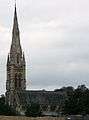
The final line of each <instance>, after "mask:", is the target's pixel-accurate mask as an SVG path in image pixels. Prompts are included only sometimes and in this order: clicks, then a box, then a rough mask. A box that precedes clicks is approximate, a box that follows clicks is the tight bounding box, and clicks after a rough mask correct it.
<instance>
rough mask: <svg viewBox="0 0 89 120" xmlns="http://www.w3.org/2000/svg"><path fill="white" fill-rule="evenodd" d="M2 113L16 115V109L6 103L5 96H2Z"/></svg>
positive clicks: (0, 111)
mask: <svg viewBox="0 0 89 120" xmlns="http://www.w3.org/2000/svg"><path fill="white" fill-rule="evenodd" d="M0 115H6V116H11V115H16V114H15V111H14V110H13V109H12V108H11V107H10V106H9V105H8V104H5V96H1V97H0Z"/></svg>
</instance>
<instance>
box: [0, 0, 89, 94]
mask: <svg viewBox="0 0 89 120" xmlns="http://www.w3.org/2000/svg"><path fill="white" fill-rule="evenodd" d="M17 12H18V21H19V28H20V34H21V45H22V48H23V51H24V52H25V57H26V63H27V64H26V74H27V78H26V79H27V89H46V90H54V89H55V88H60V87H63V86H70V85H72V86H74V87H76V86H77V85H79V84H85V85H86V86H89V0H17ZM13 13H14V0H0V94H1V93H4V92H5V84H6V60H7V55H8V53H9V49H10V45H11V39H12V25H13Z"/></svg>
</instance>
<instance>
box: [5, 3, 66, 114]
mask: <svg viewBox="0 0 89 120" xmlns="http://www.w3.org/2000/svg"><path fill="white" fill-rule="evenodd" d="M13 22H14V23H13V30H12V43H11V48H10V52H9V54H8V58H7V80H6V102H7V103H8V104H9V105H10V106H11V107H13V108H14V109H15V110H16V111H18V112H19V113H20V114H22V113H25V110H26V107H27V106H28V105H30V104H31V103H39V104H40V107H41V109H42V111H43V112H44V113H45V114H46V113H47V112H53V111H57V110H59V109H60V110H61V106H62V105H63V102H64V100H65V96H66V95H65V93H61V92H55V91H45V90H38V91H31V90H26V62H25V55H24V52H23V50H22V48H21V44H20V31H19V25H18V17H17V10H16V5H15V11H14V21H13Z"/></svg>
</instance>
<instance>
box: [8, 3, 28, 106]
mask: <svg viewBox="0 0 89 120" xmlns="http://www.w3.org/2000/svg"><path fill="white" fill-rule="evenodd" d="M25 66H26V63H25V56H24V53H23V52H22V48H21V44H20V31H19V25H18V18H17V10H16V4H15V11H14V23H13V30H12V43H11V48H10V53H9V54H8V58H7V81H6V102H7V103H8V104H9V105H11V106H12V107H14V106H15V102H16V93H17V92H18V91H24V90H25V89H26V76H25V74H26V73H25V72H26V71H25Z"/></svg>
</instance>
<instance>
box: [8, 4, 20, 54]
mask: <svg viewBox="0 0 89 120" xmlns="http://www.w3.org/2000/svg"><path fill="white" fill-rule="evenodd" d="M18 53H19V54H20V55H22V49H21V45H20V33H19V25H18V17H17V10H16V3H15V11H14V23H13V30H12V44H11V49H10V54H11V56H12V55H13V56H15V55H16V54H18Z"/></svg>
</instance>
